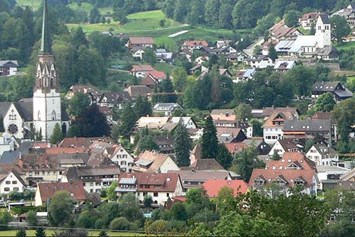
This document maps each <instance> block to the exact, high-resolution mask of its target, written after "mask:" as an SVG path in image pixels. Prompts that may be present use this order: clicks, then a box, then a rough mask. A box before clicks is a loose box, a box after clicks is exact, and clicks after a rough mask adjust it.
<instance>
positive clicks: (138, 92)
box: [125, 85, 153, 101]
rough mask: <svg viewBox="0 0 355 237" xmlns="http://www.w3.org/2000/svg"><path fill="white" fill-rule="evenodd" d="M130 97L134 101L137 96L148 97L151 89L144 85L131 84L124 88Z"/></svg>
mask: <svg viewBox="0 0 355 237" xmlns="http://www.w3.org/2000/svg"><path fill="white" fill-rule="evenodd" d="M125 91H127V93H128V94H129V96H130V97H131V99H132V100H133V101H135V100H136V99H137V98H138V97H140V96H141V97H148V98H149V97H150V95H151V93H152V92H153V90H152V89H151V88H149V87H148V86H145V85H132V86H129V87H128V88H126V89H125Z"/></svg>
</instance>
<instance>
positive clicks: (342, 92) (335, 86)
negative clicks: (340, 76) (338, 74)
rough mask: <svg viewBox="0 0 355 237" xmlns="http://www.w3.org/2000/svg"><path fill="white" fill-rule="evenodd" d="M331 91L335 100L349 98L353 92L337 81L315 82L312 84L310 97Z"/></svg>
mask: <svg viewBox="0 0 355 237" xmlns="http://www.w3.org/2000/svg"><path fill="white" fill-rule="evenodd" d="M328 92H329V93H331V94H332V95H333V96H334V99H335V100H336V101H340V100H345V99H348V98H351V97H352V96H353V93H352V92H351V91H350V90H348V89H347V88H346V87H345V86H343V85H342V84H341V83H340V82H339V81H329V82H324V81H322V82H316V83H314V84H313V86H312V98H318V97H319V96H320V95H322V94H325V93H328Z"/></svg>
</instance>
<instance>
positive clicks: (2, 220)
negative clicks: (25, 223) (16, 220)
mask: <svg viewBox="0 0 355 237" xmlns="http://www.w3.org/2000/svg"><path fill="white" fill-rule="evenodd" d="M11 220H12V216H11V214H10V213H9V212H8V211H3V212H0V230H6V229H7V224H8V223H9V222H10V221H11Z"/></svg>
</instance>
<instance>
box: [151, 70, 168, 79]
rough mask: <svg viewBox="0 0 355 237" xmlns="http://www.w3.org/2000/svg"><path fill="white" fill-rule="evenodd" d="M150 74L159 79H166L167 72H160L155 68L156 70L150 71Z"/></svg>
mask: <svg viewBox="0 0 355 237" xmlns="http://www.w3.org/2000/svg"><path fill="white" fill-rule="evenodd" d="M149 74H150V75H151V76H153V77H154V78H155V79H157V80H165V79H166V75H165V72H160V71H156V70H154V71H151V72H149Z"/></svg>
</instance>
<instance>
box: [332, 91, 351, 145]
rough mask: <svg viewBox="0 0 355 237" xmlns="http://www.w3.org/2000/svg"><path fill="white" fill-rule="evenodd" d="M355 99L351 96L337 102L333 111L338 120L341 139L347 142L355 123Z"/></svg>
mask: <svg viewBox="0 0 355 237" xmlns="http://www.w3.org/2000/svg"><path fill="white" fill-rule="evenodd" d="M354 108H355V99H354V98H350V99H346V100H343V101H341V102H339V103H337V104H336V105H335V106H334V110H333V111H332V114H333V117H334V119H335V121H336V122H337V128H338V132H339V135H340V139H339V140H340V141H341V142H343V143H345V144H347V143H348V142H349V133H350V131H351V126H352V125H353V124H355V113H354V112H353V111H354Z"/></svg>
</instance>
